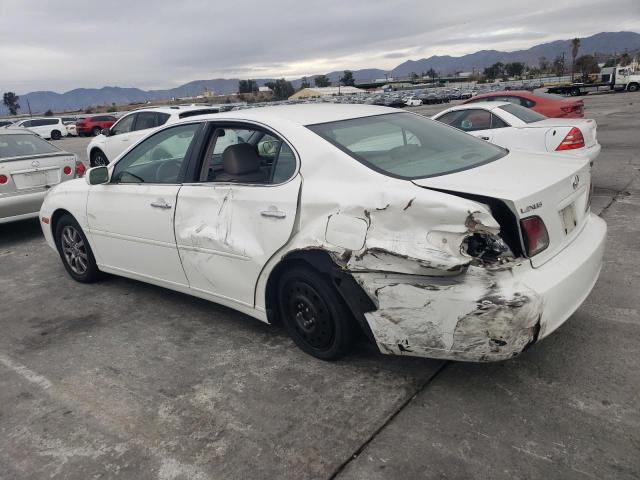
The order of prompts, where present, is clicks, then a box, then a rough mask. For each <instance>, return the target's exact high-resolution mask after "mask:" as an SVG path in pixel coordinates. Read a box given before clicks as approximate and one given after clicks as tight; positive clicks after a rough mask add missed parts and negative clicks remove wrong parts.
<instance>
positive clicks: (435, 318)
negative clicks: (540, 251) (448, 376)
mask: <svg viewBox="0 0 640 480" xmlns="http://www.w3.org/2000/svg"><path fill="white" fill-rule="evenodd" d="M606 231H607V227H606V224H605V222H604V221H603V220H602V219H600V218H599V217H596V216H595V215H590V216H589V219H588V220H587V221H586V222H585V226H584V228H583V230H582V232H581V233H580V234H579V235H578V236H577V237H576V239H575V240H574V241H573V242H572V243H571V244H570V245H568V246H567V247H566V248H565V249H564V250H563V251H562V252H560V253H559V254H557V255H556V256H555V257H554V258H553V259H551V260H550V261H548V262H546V263H545V264H544V265H543V266H541V267H539V268H533V267H532V266H531V264H530V262H529V261H527V260H523V261H521V262H520V263H519V264H516V265H510V266H508V267H501V268H500V269H499V270H489V269H486V268H483V267H473V266H472V267H469V269H468V270H467V272H466V273H464V274H461V275H456V276H450V277H424V276H413V275H385V274H381V273H377V272H371V273H354V274H353V276H354V278H356V280H357V281H358V282H359V283H360V284H361V285H362V286H363V288H364V289H365V291H367V293H368V294H369V296H371V298H372V299H373V301H374V303H375V304H376V305H377V306H378V308H377V310H375V311H372V312H368V313H365V318H366V320H367V322H368V324H369V327H370V329H371V332H372V334H373V336H374V338H375V341H376V343H377V345H378V347H379V349H380V351H381V352H382V353H388V354H399V355H412V356H420V357H430V358H445V359H452V360H464V361H498V360H505V359H508V358H512V357H514V356H516V355H518V354H520V353H521V352H522V351H524V350H525V349H526V348H527V347H528V346H529V345H530V344H532V343H534V342H536V341H537V340H538V339H540V338H543V337H545V336H547V335H549V334H550V333H551V332H553V331H554V330H556V329H557V328H558V327H559V326H560V325H562V324H563V323H564V322H565V321H566V320H567V319H568V318H569V317H570V316H571V315H572V314H573V313H574V312H575V311H576V310H577V308H578V307H579V306H580V304H581V303H582V302H583V301H584V300H585V298H586V297H587V295H588V294H589V292H590V291H591V289H592V288H593V286H594V284H595V282H596V280H597V278H598V275H599V273H600V268H601V265H602V256H603V253H604V245H605V239H606Z"/></svg>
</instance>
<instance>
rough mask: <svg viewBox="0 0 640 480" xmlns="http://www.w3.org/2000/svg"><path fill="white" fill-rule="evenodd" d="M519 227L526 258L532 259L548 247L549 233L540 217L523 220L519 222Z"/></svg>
mask: <svg viewBox="0 0 640 480" xmlns="http://www.w3.org/2000/svg"><path fill="white" fill-rule="evenodd" d="M520 227H521V228H522V236H523V237H524V246H525V249H526V251H527V256H529V257H533V256H534V255H537V254H538V253H540V252H542V251H543V250H544V249H546V248H547V247H548V246H549V233H548V232H547V227H546V226H545V224H544V222H543V221H542V219H541V218H540V217H538V216H534V217H527V218H523V219H522V220H520Z"/></svg>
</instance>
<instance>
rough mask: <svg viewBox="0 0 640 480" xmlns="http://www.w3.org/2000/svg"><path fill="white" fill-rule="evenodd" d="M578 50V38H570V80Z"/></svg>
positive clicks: (574, 68)
mask: <svg viewBox="0 0 640 480" xmlns="http://www.w3.org/2000/svg"><path fill="white" fill-rule="evenodd" d="M579 51H580V39H579V38H574V39H573V40H571V59H572V62H571V80H573V75H574V73H575V70H576V58H577V57H578V52H579Z"/></svg>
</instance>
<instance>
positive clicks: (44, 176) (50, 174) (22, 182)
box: [13, 170, 59, 190]
mask: <svg viewBox="0 0 640 480" xmlns="http://www.w3.org/2000/svg"><path fill="white" fill-rule="evenodd" d="M13 181H14V182H15V184H16V188H17V189H18V190H22V189H26V188H35V187H43V186H44V185H55V184H56V183H58V182H59V178H58V173H57V171H56V170H44V171H40V172H24V173H19V174H14V175H13Z"/></svg>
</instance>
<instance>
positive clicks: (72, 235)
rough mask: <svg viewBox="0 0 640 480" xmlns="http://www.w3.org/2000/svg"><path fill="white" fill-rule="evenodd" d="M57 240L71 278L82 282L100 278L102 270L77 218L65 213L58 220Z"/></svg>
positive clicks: (61, 256) (63, 262) (63, 261)
mask: <svg viewBox="0 0 640 480" xmlns="http://www.w3.org/2000/svg"><path fill="white" fill-rule="evenodd" d="M55 240H56V246H57V247H58V253H59V254H60V258H61V259H62V264H63V265H64V268H65V269H66V270H67V272H68V273H69V275H71V278H73V279H74V280H75V281H77V282H80V283H92V282H95V281H97V280H99V279H100V276H101V272H100V270H99V269H98V265H97V264H96V259H95V257H94V256H93V252H92V251H91V247H90V246H89V242H88V241H87V237H85V235H84V232H83V231H82V228H80V225H79V224H78V222H77V221H76V219H75V218H73V217H72V216H71V215H64V216H63V217H62V218H61V219H60V220H59V221H58V224H57V225H56V231H55Z"/></svg>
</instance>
